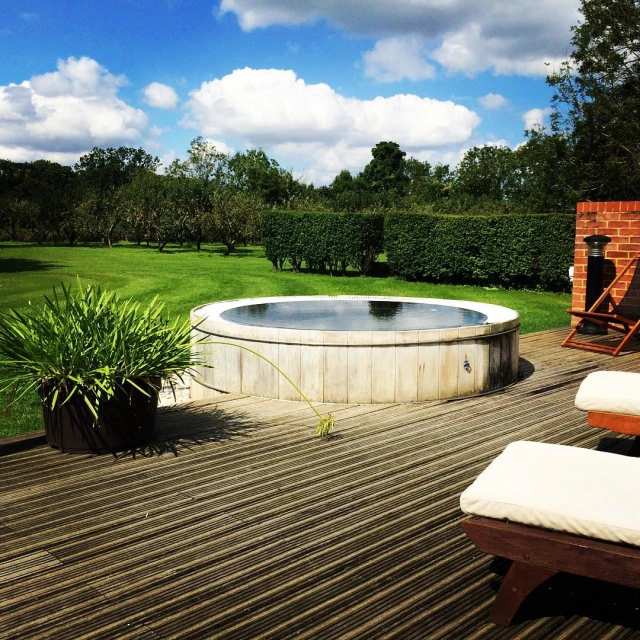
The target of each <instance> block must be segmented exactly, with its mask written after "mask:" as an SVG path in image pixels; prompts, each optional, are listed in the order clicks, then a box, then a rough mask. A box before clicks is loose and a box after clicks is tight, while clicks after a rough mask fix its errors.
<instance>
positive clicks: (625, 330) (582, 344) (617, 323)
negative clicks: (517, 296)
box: [562, 253, 640, 356]
mask: <svg viewBox="0 0 640 640" xmlns="http://www.w3.org/2000/svg"><path fill="white" fill-rule="evenodd" d="M638 261H640V253H636V255H634V256H633V258H632V259H631V260H630V261H629V264H627V265H626V266H625V267H624V269H623V270H622V271H621V272H620V273H619V274H618V275H617V276H616V277H615V279H614V280H613V282H612V283H611V284H610V285H609V286H608V287H607V288H606V289H605V290H604V291H603V292H602V295H601V296H600V297H599V298H598V299H597V300H596V301H595V302H594V303H593V305H591V308H590V309H588V310H586V311H581V310H580V309H567V311H568V312H569V313H570V314H571V315H572V316H575V317H576V318H580V322H578V324H577V325H576V326H575V327H574V329H573V330H572V331H571V333H570V334H569V335H568V336H567V337H566V338H565V340H564V342H563V343H562V346H563V347H574V348H575V349H585V350H587V351H597V352H599V353H609V354H611V355H613V356H617V355H618V354H619V353H620V352H621V351H622V349H624V347H625V345H626V344H627V342H629V340H630V339H631V338H632V337H634V336H635V335H636V333H637V332H638V330H639V329H640V317H635V318H630V317H628V316H625V315H623V314H622V313H620V303H621V302H622V300H618V301H616V300H614V299H613V295H612V292H613V290H614V289H615V288H616V287H617V286H618V283H619V282H620V280H621V279H622V278H623V277H624V276H625V275H626V274H627V273H628V272H629V271H630V270H631V268H632V267H634V266H636V268H637V264H638ZM605 301H606V302H607V310H606V311H602V309H601V308H600V307H601V306H602V305H604V304H605ZM585 322H592V323H594V324H597V325H600V326H603V327H607V328H609V329H612V330H613V331H618V332H619V333H622V334H623V335H624V337H623V338H622V340H621V341H620V342H619V343H618V344H617V345H615V346H612V345H603V344H596V343H593V342H586V341H582V340H581V341H578V340H574V337H575V335H576V334H577V333H578V332H579V331H580V329H581V328H582V327H583V326H584V323H585ZM636 337H637V336H636Z"/></svg>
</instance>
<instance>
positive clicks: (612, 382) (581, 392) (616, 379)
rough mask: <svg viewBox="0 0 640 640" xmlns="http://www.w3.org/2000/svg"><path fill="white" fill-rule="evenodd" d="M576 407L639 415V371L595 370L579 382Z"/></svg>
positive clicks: (583, 409) (585, 409)
mask: <svg viewBox="0 0 640 640" xmlns="http://www.w3.org/2000/svg"><path fill="white" fill-rule="evenodd" d="M576 408H578V409H582V411H602V412H604V413H624V414H627V415H632V416H640V373H627V372H626V371H596V372H594V373H590V374H589V375H588V376H587V377H586V378H585V379H584V380H583V381H582V383H581V384H580V388H579V389H578V393H577V394H576Z"/></svg>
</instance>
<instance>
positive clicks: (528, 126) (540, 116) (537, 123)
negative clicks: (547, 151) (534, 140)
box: [522, 107, 551, 131]
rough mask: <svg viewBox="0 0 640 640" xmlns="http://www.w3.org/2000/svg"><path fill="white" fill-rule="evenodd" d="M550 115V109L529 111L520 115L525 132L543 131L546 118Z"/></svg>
mask: <svg viewBox="0 0 640 640" xmlns="http://www.w3.org/2000/svg"><path fill="white" fill-rule="evenodd" d="M550 113H551V109H550V108H549V107H547V108H546V109H529V111H525V113H523V114H522V121H523V122H524V128H525V130H526V131H531V130H532V129H544V128H545V126H546V118H547V116H548V115H549V114H550Z"/></svg>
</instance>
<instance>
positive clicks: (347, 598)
mask: <svg viewBox="0 0 640 640" xmlns="http://www.w3.org/2000/svg"><path fill="white" fill-rule="evenodd" d="M566 333H567V330H561V331H550V332H544V333H539V334H532V335H528V336H524V337H523V338H522V339H521V358H522V359H521V362H520V369H521V372H522V374H523V377H524V379H523V380H521V381H520V382H519V383H517V384H516V385H515V386H513V387H511V388H510V389H508V390H506V391H504V392H501V393H497V394H494V395H488V396H484V397H479V398H472V399H467V400H459V401H454V402H439V403H438V402H432V403H422V404H408V405H399V404H396V405H384V406H382V405H378V406H348V407H345V406H335V407H325V409H324V410H325V411H327V410H328V409H330V410H331V411H332V412H333V414H334V416H335V418H336V429H335V436H334V437H333V438H332V439H331V440H329V441H322V440H319V439H317V438H315V436H314V435H313V431H314V427H315V420H314V417H313V415H312V414H311V412H310V410H309V409H308V408H307V407H305V406H304V405H302V404H298V403H289V402H282V401H272V400H265V399H259V398H251V397H242V396H225V397H223V398H221V399H220V400H219V401H217V402H208V403H198V404H192V405H189V406H188V407H187V408H182V409H172V410H166V411H163V412H162V413H161V415H160V417H159V431H160V437H159V439H158V442H157V443H156V444H155V445H154V446H152V447H150V448H149V449H147V450H145V451H144V452H136V453H135V454H131V453H130V454H127V455H122V456H120V457H118V458H117V459H114V458H113V457H111V456H102V457H89V456H72V455H63V454H60V453H58V452H56V451H54V450H51V449H49V448H48V447H47V446H46V445H44V444H42V443H40V442H39V441H38V440H37V439H36V440H32V441H27V442H26V443H22V444H20V445H16V446H6V444H7V443H5V446H4V448H2V447H0V492H1V493H0V638H16V639H17V638H20V639H21V640H22V639H25V638H38V639H40V638H70V639H74V640H75V639H77V638H123V639H124V638H145V639H149V640H157V639H163V638H221V639H222V638H239V639H243V640H246V639H257V638H290V637H291V638H293V637H295V638H300V639H301V638H312V639H314V640H317V639H324V638H327V639H332V638H345V639H346V638H367V639H369V638H401V639H405V638H420V639H426V638H428V639H430V640H432V639H437V638H456V639H457V638H576V639H577V638H580V639H584V638H640V612H639V610H638V609H639V606H640V593H639V592H637V591H634V590H631V589H626V588H622V587H614V586H611V585H608V584H602V583H597V582H595V581H590V580H587V579H580V578H575V577H573V578H571V577H568V576H559V577H557V578H554V579H553V580H551V581H550V582H549V583H547V585H545V586H544V587H542V588H541V589H540V590H539V592H537V593H536V594H534V595H533V596H532V597H531V598H530V600H529V601H527V603H526V604H525V606H524V607H523V609H522V610H521V612H520V614H519V617H518V619H517V623H516V624H515V625H514V626H512V627H511V628H509V629H503V628H501V627H496V626H494V625H492V624H490V623H489V622H488V614H489V608H490V605H491V602H492V600H493V596H494V593H495V589H496V587H497V585H498V584H499V580H500V578H501V575H503V574H504V572H505V570H506V568H507V564H506V562H504V561H500V560H496V561H494V560H492V559H491V558H488V557H486V556H484V555H482V554H480V553H478V552H476V551H475V550H474V549H473V547H472V546H471V544H470V543H469V542H468V540H467V539H466V538H465V536H464V535H463V533H462V531H461V528H460V521H461V518H462V514H461V513H460V510H459V503H458V501H459V495H460V493H461V491H462V490H463V489H464V488H465V487H466V486H468V485H469V484H470V483H471V481H472V480H473V479H474V478H475V477H476V475H477V474H478V473H480V471H481V470H482V469H483V468H484V467H485V466H486V465H487V464H488V463H489V462H490V461H491V460H492V459H493V458H494V457H495V456H496V455H497V454H498V453H499V452H500V451H501V450H502V449H503V448H504V447H505V446H506V445H507V444H508V443H509V442H512V441H514V440H519V439H529V440H540V441H545V442H556V443H562V444H568V445H573V446H580V447H590V448H595V447H599V448H602V449H608V450H613V451H616V452H620V453H624V451H625V450H626V447H628V445H629V442H630V441H629V440H628V439H625V438H624V437H623V436H619V437H614V436H613V434H610V433H608V432H603V431H600V430H596V429H592V428H590V427H588V426H587V425H586V418H585V414H583V413H581V412H579V411H576V410H575V409H574V407H573V399H574V396H575V392H576V388H577V386H578V384H579V382H580V380H582V378H584V376H585V375H586V374H587V373H589V372H591V371H594V370H597V369H620V370H627V371H640V355H639V354H638V353H632V354H628V355H625V356H621V357H618V358H611V357H609V356H605V355H600V354H596V353H589V352H586V351H577V350H572V349H561V348H560V347H559V344H560V341H561V339H562V337H563V336H564V335H566ZM630 508H637V505H630Z"/></svg>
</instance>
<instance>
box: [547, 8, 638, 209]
mask: <svg viewBox="0 0 640 640" xmlns="http://www.w3.org/2000/svg"><path fill="white" fill-rule="evenodd" d="M580 11H581V13H582V15H583V21H582V22H581V23H579V24H578V25H576V26H574V27H572V31H573V38H572V40H571V43H572V45H573V51H572V53H571V56H570V60H569V61H568V62H567V63H565V64H564V65H562V67H561V68H560V70H559V71H558V72H556V73H553V74H551V75H549V76H548V78H547V82H548V83H549V84H550V85H551V86H552V87H553V88H554V89H555V94H554V96H553V98H552V108H553V113H552V116H551V126H552V131H553V132H554V133H558V134H560V135H563V136H565V137H566V139H567V141H568V145H569V150H570V152H571V153H572V155H573V162H574V163H575V165H576V166H579V167H580V173H579V176H578V181H577V183H576V184H575V185H574V186H575V188H576V189H577V190H579V191H582V192H583V194H584V196H586V197H587V198H589V199H594V200H595V199H597V200H607V199H613V200H623V199H638V198H639V197H640V171H639V168H640V1H639V0H615V1H613V2H612V1H611V0H582V2H581V8H580Z"/></svg>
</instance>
